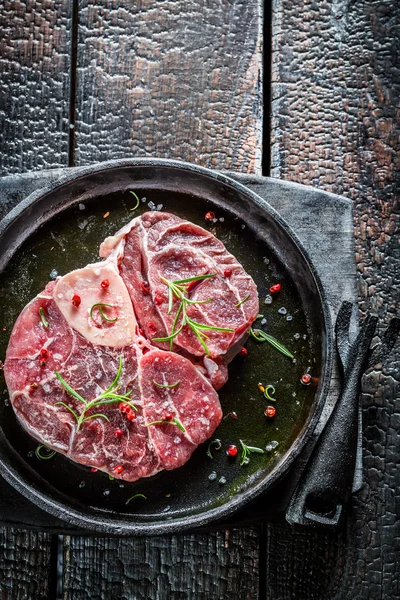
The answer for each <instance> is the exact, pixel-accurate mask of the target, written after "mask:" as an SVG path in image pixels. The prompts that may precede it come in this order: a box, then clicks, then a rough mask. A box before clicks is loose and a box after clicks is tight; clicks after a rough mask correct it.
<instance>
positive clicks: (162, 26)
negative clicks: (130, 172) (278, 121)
mask: <svg viewBox="0 0 400 600" xmlns="http://www.w3.org/2000/svg"><path fill="white" fill-rule="evenodd" d="M261 6H262V3H261V0H221V1H220V2H212V1H210V0H178V1H177V0H157V1H155V0H141V1H138V2H134V3H133V2H131V1H130V0H119V1H118V2H117V1H116V0H107V1H105V2H104V1H102V2H99V1H98V0H82V2H80V3H79V37H78V69H77V118H76V164H77V165H83V164H88V163H91V162H94V161H101V160H107V159H111V158H122V157H128V156H158V157H168V158H176V159H184V160H188V161H192V162H196V163H200V164H202V165H203V166H208V167H214V168H219V169H223V168H224V169H233V170H236V171H242V172H253V173H260V172H261V137H262V89H261V81H262V80H261V62H262V60H261V59H262V56H261V41H262V37H261V34H262V15H261Z"/></svg>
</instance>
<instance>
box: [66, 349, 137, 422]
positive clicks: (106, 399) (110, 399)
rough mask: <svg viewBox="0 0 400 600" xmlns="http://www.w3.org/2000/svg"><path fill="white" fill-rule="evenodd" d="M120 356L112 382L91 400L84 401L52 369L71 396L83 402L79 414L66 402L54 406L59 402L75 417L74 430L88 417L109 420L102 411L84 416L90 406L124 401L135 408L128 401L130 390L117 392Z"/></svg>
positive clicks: (120, 371)
mask: <svg viewBox="0 0 400 600" xmlns="http://www.w3.org/2000/svg"><path fill="white" fill-rule="evenodd" d="M122 366H123V365H122V357H121V356H120V357H119V366H118V371H117V374H116V376H115V378H114V381H113V382H112V384H111V385H110V386H109V387H108V388H107V389H106V390H105V391H104V392H102V393H101V394H100V395H99V396H96V398H94V399H93V400H90V401H86V400H85V399H84V398H82V396H81V395H80V394H78V392H77V391H76V390H74V389H73V388H72V387H71V386H70V385H69V384H68V383H67V382H66V381H65V379H64V378H63V377H61V375H60V373H58V372H57V371H54V373H55V376H56V377H57V379H58V381H59V382H60V383H61V385H62V386H63V387H64V388H65V389H66V391H67V392H68V393H69V394H71V396H73V397H74V398H76V399H77V400H79V401H80V402H82V403H83V404H84V409H83V411H82V412H81V414H80V415H78V414H77V413H76V412H75V411H74V410H73V409H72V408H71V407H70V406H68V404H66V403H65V402H56V403H55V405H54V406H57V405H58V404H61V405H62V406H64V408H66V409H67V410H68V411H69V412H70V413H71V414H72V415H73V416H74V417H75V419H76V421H77V428H76V431H77V432H78V431H79V429H80V427H81V425H82V423H84V422H85V421H89V419H94V418H95V417H101V418H102V419H105V420H106V421H108V422H109V421H110V419H109V418H108V417H107V416H106V415H104V414H103V413H96V414H93V415H89V416H85V415H86V414H87V412H88V411H89V410H91V409H92V408H97V407H98V406H101V405H103V404H114V403H115V402H118V403H120V402H124V403H125V404H127V405H128V406H130V407H131V409H133V410H136V411H137V408H136V406H134V405H133V404H132V403H131V402H130V398H129V396H130V394H131V393H132V391H129V392H126V394H124V395H122V394H118V393H117V392H118V389H119V386H120V384H119V383H118V382H119V379H120V377H121V373H122Z"/></svg>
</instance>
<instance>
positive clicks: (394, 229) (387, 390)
mask: <svg viewBox="0 0 400 600" xmlns="http://www.w3.org/2000/svg"><path fill="white" fill-rule="evenodd" d="M399 17H400V4H399V3H398V2H395V1H391V0H387V1H385V0H359V1H357V2H353V1H350V0H338V1H335V2H327V1H322V2H317V1H316V0H301V1H300V2H298V1H297V0H296V1H294V0H276V1H275V3H274V10H273V65H272V71H273V90H272V132H271V134H272V174H273V175H274V176H276V177H283V178H286V179H290V180H292V181H297V182H300V183H305V184H311V185H315V186H318V187H321V188H322V189H324V190H328V191H334V192H338V193H342V194H345V195H347V196H348V197H350V198H352V199H353V200H354V224H355V236H356V247H357V262H358V281H359V286H358V290H359V308H360V311H361V315H363V314H364V313H365V312H366V311H367V310H369V309H372V310H373V311H375V312H376V313H377V314H378V315H379V316H380V317H381V319H382V321H381V325H380V327H379V332H378V333H379V334H380V333H381V332H382V329H383V326H384V324H385V323H387V322H388V321H389V319H390V317H391V316H393V315H394V314H395V313H396V311H397V313H398V311H399V307H400V256H399V250H398V227H399V211H398V209H399V203H398V202H399V197H398V191H399V178H400V171H399V164H400V153H399V149H400V146H399V139H400V138H399V119H398V116H399V108H400V102H399V98H400V68H399V60H398V57H399V50H400V42H399V36H398V34H396V23H397V24H398V20H399ZM399 360H400V351H399V345H397V349H395V350H394V351H393V352H392V354H391V357H390V359H389V360H387V361H386V363H385V365H384V366H382V365H378V366H377V368H376V370H374V371H372V372H370V373H369V374H367V375H366V376H365V377H364V379H363V385H362V391H363V393H362V399H361V401H362V405H363V407H364V410H363V416H364V429H363V433H364V441H363V444H364V479H365V482H364V487H363V489H362V491H361V493H360V494H359V495H358V496H357V497H356V498H355V500H354V505H353V508H352V510H351V512H350V515H349V518H348V519H347V528H348V531H347V542H346V545H347V548H346V564H345V567H344V575H343V579H342V580H341V581H340V582H339V586H338V590H337V593H336V594H334V597H335V599H336V598H337V599H340V600H344V599H346V600H347V599H348V600H350V599H351V600H361V599H362V600H365V599H366V598H368V599H375V598H376V599H378V598H379V599H381V598H388V599H389V598H390V600H397V599H398V598H400V581H399V556H400V554H399V535H400V522H399V510H398V505H397V503H396V494H397V492H396V490H398V486H399V483H400V475H399V469H398V462H399V447H400V434H399V427H398V425H399V410H400V375H399V374H400V368H399V367H400V362H399ZM312 535H313V534H312V533H310V534H309V537H308V536H305V537H304V535H303V534H298V535H297V538H296V534H294V537H293V538H292V544H293V551H294V552H295V553H296V554H301V551H302V549H304V551H305V550H306V548H307V547H308V545H309V543H310V540H311V537H312ZM271 539H274V536H272V538H271ZM338 542H340V540H339V539H338V540H332V544H333V545H335V544H336V543H338ZM324 548H325V549H326V544H321V546H320V552H321V553H322V552H323V551H324ZM269 550H270V551H271V552H272V553H274V552H276V551H277V547H276V545H275V544H274V543H271V545H270V547H269ZM313 554H314V555H315V556H318V554H319V552H318V544H317V545H316V546H314V553H313ZM289 561H290V556H289V555H288V556H287V557H286V559H285V558H283V560H282V562H281V565H280V573H281V577H282V576H284V575H282V574H284V573H285V569H290V568H291V567H290V566H289ZM318 582H319V577H317V576H315V578H313V577H311V579H310V580H309V583H308V585H309V589H310V590H311V589H315V585H319V583H318ZM292 597H293V598H295V597H296V596H294V595H288V596H287V598H292ZM315 597H318V598H321V600H325V598H331V597H333V596H331V595H329V593H328V592H327V590H325V591H323V590H321V592H320V594H319V595H317V596H315ZM271 598H272V596H271ZM274 598H276V596H274Z"/></svg>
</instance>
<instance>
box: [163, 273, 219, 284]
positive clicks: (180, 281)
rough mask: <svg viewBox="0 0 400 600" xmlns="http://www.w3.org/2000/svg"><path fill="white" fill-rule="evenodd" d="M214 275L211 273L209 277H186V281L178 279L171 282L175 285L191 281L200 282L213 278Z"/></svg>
mask: <svg viewBox="0 0 400 600" xmlns="http://www.w3.org/2000/svg"><path fill="white" fill-rule="evenodd" d="M215 275H216V273H211V274H209V275H198V276H197V277H188V279H178V280H176V281H173V282H172V283H175V284H176V285H179V284H181V283H191V282H192V281H201V280H202V279H210V277H215Z"/></svg>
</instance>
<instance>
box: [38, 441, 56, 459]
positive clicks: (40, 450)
mask: <svg viewBox="0 0 400 600" xmlns="http://www.w3.org/2000/svg"><path fill="white" fill-rule="evenodd" d="M43 451H45V452H46V454H43ZM35 454H36V456H37V458H38V459H39V460H49V459H50V458H53V456H55V455H56V453H55V452H54V450H52V449H51V448H49V447H48V446H46V445H45V444H40V446H38V447H37V448H36V450H35Z"/></svg>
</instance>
